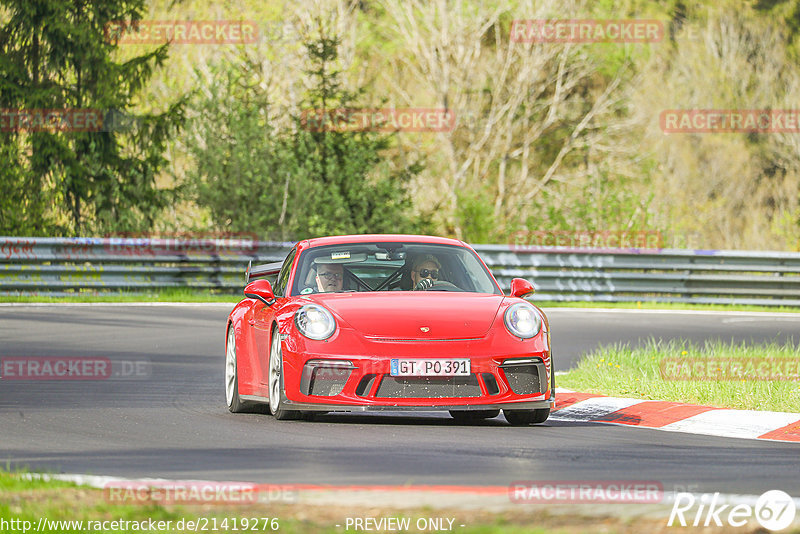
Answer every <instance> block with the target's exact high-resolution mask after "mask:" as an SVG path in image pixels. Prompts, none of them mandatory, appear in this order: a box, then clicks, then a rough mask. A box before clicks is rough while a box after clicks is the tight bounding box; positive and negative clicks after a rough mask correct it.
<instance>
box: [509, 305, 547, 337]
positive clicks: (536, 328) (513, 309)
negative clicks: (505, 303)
mask: <svg viewBox="0 0 800 534" xmlns="http://www.w3.org/2000/svg"><path fill="white" fill-rule="evenodd" d="M503 319H504V321H505V323H506V328H508V331H509V332H511V333H512V334H514V335H515V336H517V337H521V338H523V339H529V338H532V337H534V336H536V334H538V333H539V332H540V331H541V330H542V318H541V317H540V316H539V314H538V313H537V312H536V310H535V309H534V308H533V306H531V305H530V304H528V303H526V302H517V303H515V304H512V305H511V306H509V307H508V308H507V309H506V313H505V315H504V316H503Z"/></svg>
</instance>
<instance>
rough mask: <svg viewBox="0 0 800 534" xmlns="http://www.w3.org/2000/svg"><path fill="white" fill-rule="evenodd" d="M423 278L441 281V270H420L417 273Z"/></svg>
mask: <svg viewBox="0 0 800 534" xmlns="http://www.w3.org/2000/svg"><path fill="white" fill-rule="evenodd" d="M417 272H418V273H419V275H420V276H421V277H422V278H429V277H430V278H433V279H434V280H438V279H439V269H420V270H419V271H417Z"/></svg>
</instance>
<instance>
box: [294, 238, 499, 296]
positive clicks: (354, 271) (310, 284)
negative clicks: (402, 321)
mask: <svg viewBox="0 0 800 534" xmlns="http://www.w3.org/2000/svg"><path fill="white" fill-rule="evenodd" d="M412 290H425V291H457V292H472V293H491V294H502V292H501V291H500V288H499V287H498V286H497V284H496V283H495V281H494V280H493V279H492V277H491V275H490V274H489V272H488V271H487V270H486V267H485V266H484V265H483V263H482V262H481V261H480V260H479V259H478V257H477V255H476V254H475V253H474V252H473V251H472V250H470V249H468V248H465V247H459V246H455V245H430V244H420V243H349V244H343V245H327V246H320V247H313V248H310V249H307V250H306V251H304V252H303V253H302V255H301V257H300V259H299V268H298V269H297V271H296V275H295V279H294V283H293V284H292V295H308V294H312V293H342V292H353V291H365V292H366V291H412Z"/></svg>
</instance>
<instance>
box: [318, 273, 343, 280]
mask: <svg viewBox="0 0 800 534" xmlns="http://www.w3.org/2000/svg"><path fill="white" fill-rule="evenodd" d="M317 276H321V277H322V278H325V279H327V280H328V281H330V280H341V279H342V273H319V274H318V275H317Z"/></svg>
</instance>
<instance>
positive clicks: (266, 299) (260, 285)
mask: <svg viewBox="0 0 800 534" xmlns="http://www.w3.org/2000/svg"><path fill="white" fill-rule="evenodd" d="M244 296H245V297H248V298H251V299H258V300H260V301H261V302H263V303H264V304H266V305H267V306H272V305H273V304H275V293H273V292H272V285H270V283H269V280H253V281H252V282H250V283H249V284H247V286H245V288H244Z"/></svg>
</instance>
